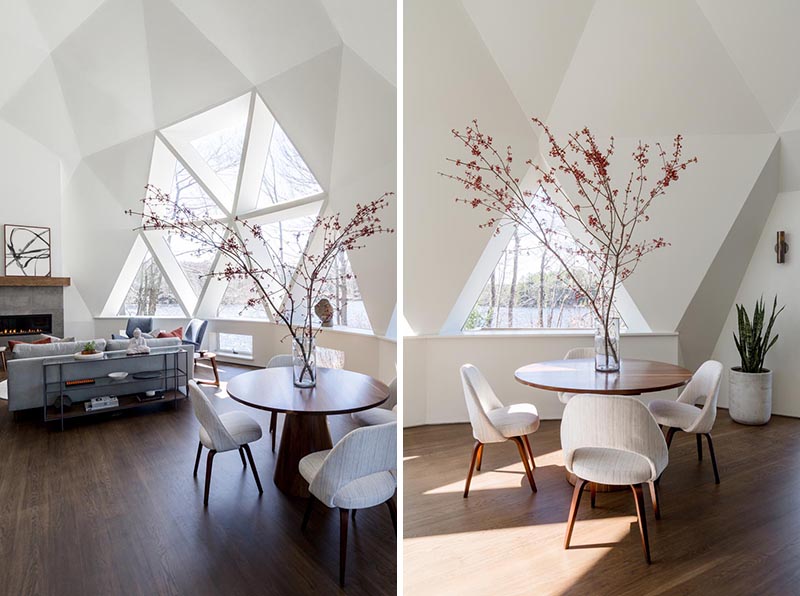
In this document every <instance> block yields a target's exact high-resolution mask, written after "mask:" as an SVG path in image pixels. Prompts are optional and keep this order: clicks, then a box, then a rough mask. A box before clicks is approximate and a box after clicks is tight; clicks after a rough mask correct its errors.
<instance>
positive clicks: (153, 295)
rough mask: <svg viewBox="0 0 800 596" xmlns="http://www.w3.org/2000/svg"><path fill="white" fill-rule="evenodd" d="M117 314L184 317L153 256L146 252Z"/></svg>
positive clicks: (181, 308) (184, 314)
mask: <svg viewBox="0 0 800 596" xmlns="http://www.w3.org/2000/svg"><path fill="white" fill-rule="evenodd" d="M117 315H118V316H127V317H135V316H142V317H180V318H182V317H185V316H186V313H185V312H184V311H183V307H181V304H180V302H178V300H177V298H175V295H174V294H173V293H172V290H171V289H170V287H169V284H168V283H167V279H166V277H165V275H164V273H163V271H161V268H160V267H159V266H158V263H157V262H156V260H155V259H154V258H153V256H152V255H151V254H150V253H149V252H148V253H147V254H146V255H145V257H144V259H143V260H142V264H141V265H140V266H139V269H138V271H137V272H136V275H135V276H134V278H133V283H131V286H130V288H129V289H128V293H127V295H126V296H125V300H124V301H123V303H122V306H121V307H120V309H119V312H117Z"/></svg>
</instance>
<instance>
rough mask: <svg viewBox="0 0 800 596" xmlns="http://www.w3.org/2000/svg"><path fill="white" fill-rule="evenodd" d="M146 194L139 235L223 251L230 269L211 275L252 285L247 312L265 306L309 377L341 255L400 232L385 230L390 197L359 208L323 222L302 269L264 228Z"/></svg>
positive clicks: (155, 191)
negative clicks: (318, 317) (323, 306)
mask: <svg viewBox="0 0 800 596" xmlns="http://www.w3.org/2000/svg"><path fill="white" fill-rule="evenodd" d="M145 190H146V195H145V197H144V198H143V199H142V204H143V207H142V210H141V211H135V210H133V209H131V210H128V211H126V213H127V214H128V215H132V216H138V217H141V219H142V224H141V226H139V227H138V228H136V229H141V230H164V231H167V232H172V233H175V234H178V235H179V236H180V237H182V238H190V239H192V240H194V241H195V242H198V243H200V244H202V245H203V246H204V247H205V248H206V249H211V250H215V251H219V252H220V253H221V254H222V257H223V262H224V263H225V264H224V266H223V267H222V269H221V270H217V271H213V272H211V273H209V274H208V275H209V276H212V277H215V278H216V279H219V280H226V281H228V282H230V281H231V280H234V279H247V280H249V281H251V282H252V288H251V292H252V294H253V295H252V296H251V297H250V298H248V300H247V308H254V307H257V306H263V307H264V308H265V309H266V310H267V312H269V313H270V314H271V315H272V316H273V318H274V320H275V321H278V322H280V323H282V324H283V325H285V326H286V328H287V330H288V335H287V337H289V336H290V337H291V338H292V341H293V342H294V344H295V345H296V347H297V349H298V350H299V351H300V353H301V354H302V356H303V360H304V361H305V363H306V370H304V373H305V372H308V374H313V371H312V370H311V367H310V365H309V358H310V354H309V353H308V349H309V346H310V342H309V341H304V339H305V340H307V339H310V338H314V337H316V335H317V334H318V333H319V332H320V330H321V327H319V326H317V327H314V325H313V318H312V312H313V307H314V304H315V303H316V302H318V301H319V300H320V299H322V298H327V297H328V296H327V294H328V293H330V291H329V290H328V289H326V287H330V286H331V285H332V284H328V283H327V282H328V281H330V279H331V278H330V273H331V268H332V267H333V265H334V264H335V262H336V257H337V255H339V254H340V253H341V252H343V251H354V250H359V249H361V248H364V246H365V241H366V239H367V238H369V237H371V236H374V235H376V234H391V233H393V232H394V230H392V229H389V228H386V227H384V226H383V225H382V224H381V220H380V218H379V217H378V213H379V212H380V211H381V210H382V209H385V208H386V207H387V206H388V205H389V197H390V196H392V195H393V193H385V194H383V195H382V196H381V197H379V198H378V199H376V200H374V201H370V202H369V203H366V204H363V205H362V204H360V203H358V204H356V210H355V213H354V215H353V216H352V218H350V220H349V221H345V222H342V221H341V220H340V215H339V214H338V213H336V214H332V215H328V216H325V217H317V219H316V221H315V222H314V225H313V227H312V229H311V235H310V240H309V242H308V245H307V246H306V248H305V250H304V251H303V252H302V254H301V256H300V260H299V263H298V264H297V265H296V266H293V265H290V264H288V263H285V262H283V261H282V260H281V258H280V256H279V254H278V250H276V248H275V247H273V246H272V245H270V243H269V242H268V241H267V239H266V238H265V235H264V231H263V229H262V227H261V226H260V225H259V224H256V223H252V222H250V221H248V220H247V219H243V218H239V217H237V218H235V222H236V223H235V224H234V225H228V223H227V222H226V221H224V220H218V219H213V218H209V217H205V216H198V214H197V213H195V212H194V211H193V210H192V209H190V208H187V207H184V206H182V205H180V204H177V203H176V202H175V201H173V200H172V199H171V198H170V196H169V195H168V194H166V193H163V192H162V191H161V190H160V189H159V188H157V187H155V186H153V185H147V186H146V187H145ZM236 224H238V225H236ZM239 228H241V230H242V232H240V229H239ZM312 245H313V246H317V247H319V248H318V250H316V251H314V252H312V251H311V247H312ZM254 246H255V247H257V249H256V250H254ZM256 253H258V255H260V256H258V255H257V254H256ZM265 255H266V256H265ZM350 277H351V275H348V278H350Z"/></svg>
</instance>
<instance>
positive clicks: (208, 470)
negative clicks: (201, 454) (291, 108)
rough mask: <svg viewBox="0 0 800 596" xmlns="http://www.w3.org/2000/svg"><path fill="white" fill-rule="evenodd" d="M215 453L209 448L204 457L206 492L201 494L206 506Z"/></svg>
mask: <svg viewBox="0 0 800 596" xmlns="http://www.w3.org/2000/svg"><path fill="white" fill-rule="evenodd" d="M216 454H217V452H216V451H214V450H213V449H211V450H210V451H209V452H208V458H207V459H206V492H205V495H204V496H203V505H205V506H206V507H208V493H209V492H210V491H211V466H213V465H214V456H215V455H216Z"/></svg>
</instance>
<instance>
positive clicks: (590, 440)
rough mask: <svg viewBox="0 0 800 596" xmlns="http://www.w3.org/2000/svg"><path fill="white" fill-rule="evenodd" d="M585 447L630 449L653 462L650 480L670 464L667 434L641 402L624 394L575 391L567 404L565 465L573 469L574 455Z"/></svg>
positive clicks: (563, 426) (563, 423)
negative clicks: (663, 432) (594, 393)
mask: <svg viewBox="0 0 800 596" xmlns="http://www.w3.org/2000/svg"><path fill="white" fill-rule="evenodd" d="M582 447H605V448H610V449H620V450H622V451H630V452H632V453H636V454H638V455H641V456H643V457H645V458H646V459H647V460H648V462H649V463H650V468H651V472H652V477H651V480H655V479H656V478H657V477H658V476H659V474H661V472H662V471H663V470H664V468H666V467H667V462H668V461H669V454H668V452H667V443H666V441H665V440H664V435H663V434H662V433H661V429H660V428H659V427H658V423H657V422H656V421H655V418H653V416H652V414H650V411H649V410H648V409H647V406H645V405H644V404H643V403H642V402H640V401H639V400H637V399H634V398H632V397H626V396H622V395H589V394H587V395H576V396H575V397H573V398H572V399H571V400H570V401H569V402H568V403H567V405H566V407H565V408H564V416H563V418H562V419H561V448H562V449H563V450H564V465H565V466H566V468H567V470H568V471H570V472H572V458H573V456H574V454H575V451H576V450H577V449H580V448H582Z"/></svg>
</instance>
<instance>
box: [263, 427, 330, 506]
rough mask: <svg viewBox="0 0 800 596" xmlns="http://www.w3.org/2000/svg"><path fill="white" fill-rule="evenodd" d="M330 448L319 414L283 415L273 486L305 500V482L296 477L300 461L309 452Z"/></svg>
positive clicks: (306, 494)
mask: <svg viewBox="0 0 800 596" xmlns="http://www.w3.org/2000/svg"><path fill="white" fill-rule="evenodd" d="M331 447H333V442H332V441H331V434H330V432H329V431H328V421H327V417H326V416H325V415H323V414H286V416H285V421H284V423H283V434H282V435H281V446H280V450H279V451H278V458H277V460H276V461H275V486H277V487H278V488H279V489H280V490H281V492H283V493H285V494H287V495H290V496H292V497H308V496H309V493H308V483H307V482H306V481H305V480H304V479H303V477H302V476H301V475H300V471H299V469H298V466H299V464H300V460H301V459H303V458H304V457H305V456H306V455H308V454H309V453H314V452H315V451H322V450H324V449H330V448H331Z"/></svg>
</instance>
